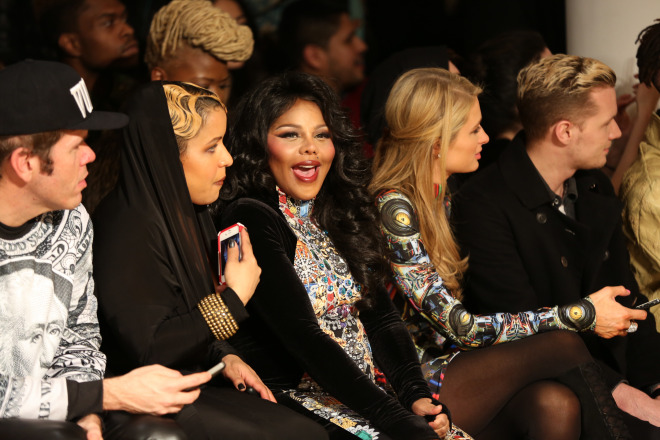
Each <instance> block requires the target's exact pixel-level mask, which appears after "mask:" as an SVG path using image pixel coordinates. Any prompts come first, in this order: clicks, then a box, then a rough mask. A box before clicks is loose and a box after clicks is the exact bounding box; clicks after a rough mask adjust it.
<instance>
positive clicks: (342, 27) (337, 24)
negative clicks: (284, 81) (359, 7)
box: [278, 0, 367, 95]
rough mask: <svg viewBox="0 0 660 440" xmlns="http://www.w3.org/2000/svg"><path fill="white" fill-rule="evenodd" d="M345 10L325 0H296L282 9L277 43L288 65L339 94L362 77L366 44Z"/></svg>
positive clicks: (356, 25)
mask: <svg viewBox="0 0 660 440" xmlns="http://www.w3.org/2000/svg"><path fill="white" fill-rule="evenodd" d="M357 27H358V24H357V23H356V22H355V21H353V20H351V17H350V16H349V15H348V11H347V10H346V9H344V8H342V7H341V6H338V5H337V4H336V2H335V3H333V2H330V1H327V0H298V1H296V2H294V3H291V4H290V5H288V6H287V7H286V8H285V9H284V11H283V12H282V19H281V20H280V24H279V26H278V37H279V44H280V47H281V49H282V51H283V52H284V53H285V55H286V58H287V61H288V64H289V67H290V68H293V69H296V70H300V71H302V72H306V73H310V74H312V75H316V76H319V77H321V78H323V80H324V81H325V82H327V83H328V84H329V85H330V86H332V88H333V89H335V91H336V92H337V93H338V94H339V95H342V94H343V93H345V92H346V91H348V90H350V89H351V88H352V87H355V86H357V85H358V84H360V83H361V82H362V80H363V79H364V53H365V52H366V51H367V45H366V44H365V42H364V41H363V40H362V39H361V38H360V37H359V36H358V35H357V34H356V30H357Z"/></svg>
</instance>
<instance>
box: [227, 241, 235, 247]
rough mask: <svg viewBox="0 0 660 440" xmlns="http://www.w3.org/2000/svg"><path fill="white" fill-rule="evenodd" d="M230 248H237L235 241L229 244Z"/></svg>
mask: <svg viewBox="0 0 660 440" xmlns="http://www.w3.org/2000/svg"><path fill="white" fill-rule="evenodd" d="M229 247H232V248H233V247H236V242H235V241H234V240H231V241H230V242H229Z"/></svg>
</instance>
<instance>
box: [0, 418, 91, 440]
mask: <svg viewBox="0 0 660 440" xmlns="http://www.w3.org/2000/svg"><path fill="white" fill-rule="evenodd" d="M17 439H21V440H44V439H58V440H86V439H87V435H86V433H85V430H84V429H82V428H81V427H80V426H78V425H76V424H75V423H73V422H61V421H56V420H27V419H0V440H17Z"/></svg>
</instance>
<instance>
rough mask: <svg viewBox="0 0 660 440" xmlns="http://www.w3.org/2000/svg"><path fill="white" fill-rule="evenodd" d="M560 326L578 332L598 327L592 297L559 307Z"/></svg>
mask: <svg viewBox="0 0 660 440" xmlns="http://www.w3.org/2000/svg"><path fill="white" fill-rule="evenodd" d="M557 316H558V318H559V321H560V323H561V324H560V326H561V327H563V328H568V329H571V330H575V331H578V332H584V331H593V330H594V329H595V328H596V307H594V303H593V302H592V301H591V298H588V297H587V298H582V299H581V300H579V301H578V302H575V303H573V304H569V305H566V306H560V307H557Z"/></svg>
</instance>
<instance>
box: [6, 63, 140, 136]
mask: <svg viewBox="0 0 660 440" xmlns="http://www.w3.org/2000/svg"><path fill="white" fill-rule="evenodd" d="M0 96H1V97H2V102H1V103H0V136H13V135H22V134H34V133H42V132H45V131H54V130H110V129H113V128H120V127H123V126H124V125H126V124H128V116H126V115H125V114H123V113H115V112H101V111H93V108H92V101H91V99H90V97H89V92H88V91H87V86H85V82H84V81H83V79H82V78H81V77H80V75H79V74H78V72H76V71H75V70H74V69H73V68H72V67H70V66H67V65H66V64H62V63H56V62H53V61H38V60H25V61H21V62H18V63H16V64H13V65H11V66H9V67H7V68H5V69H3V70H0Z"/></svg>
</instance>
